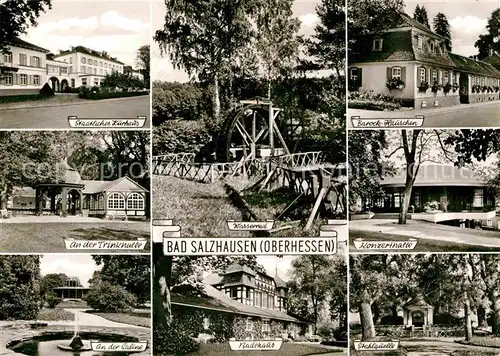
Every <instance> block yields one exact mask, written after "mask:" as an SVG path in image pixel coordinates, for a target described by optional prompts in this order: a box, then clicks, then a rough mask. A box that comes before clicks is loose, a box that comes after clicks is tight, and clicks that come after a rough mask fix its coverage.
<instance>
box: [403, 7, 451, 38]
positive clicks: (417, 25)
mask: <svg viewBox="0 0 500 356" xmlns="http://www.w3.org/2000/svg"><path fill="white" fill-rule="evenodd" d="M399 24H400V26H404V25H408V26H410V27H415V28H418V29H419V30H420V31H424V32H426V33H427V34H429V35H433V36H437V37H440V38H442V39H444V37H443V36H440V35H438V34H437V33H435V32H434V31H432V30H431V29H430V28H428V27H427V26H425V25H423V24H421V23H420V22H418V21H417V20H415V19H414V18H412V17H411V16H410V15H408V14H407V13H406V12H401V20H400V22H399Z"/></svg>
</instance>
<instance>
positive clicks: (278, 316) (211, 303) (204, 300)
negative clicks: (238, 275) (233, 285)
mask: <svg viewBox="0 0 500 356" xmlns="http://www.w3.org/2000/svg"><path fill="white" fill-rule="evenodd" d="M203 287H204V295H203V296H184V295H179V294H174V293H173V294H172V295H171V300H172V304H177V305H186V306H191V307H195V308H206V309H213V310H220V311H224V312H228V313H234V314H241V315H248V316H257V317H261V318H268V319H275V320H283V321H292V322H301V321H300V320H299V319H297V318H294V317H293V316H290V315H288V314H286V313H284V312H282V311H279V310H274V309H266V308H259V307H254V306H251V305H246V304H243V303H240V302H238V301H236V300H234V299H231V297H229V296H227V295H225V294H224V293H223V292H221V291H219V290H217V289H216V288H214V287H212V286H210V285H206V284H205V285H204V286H203Z"/></svg>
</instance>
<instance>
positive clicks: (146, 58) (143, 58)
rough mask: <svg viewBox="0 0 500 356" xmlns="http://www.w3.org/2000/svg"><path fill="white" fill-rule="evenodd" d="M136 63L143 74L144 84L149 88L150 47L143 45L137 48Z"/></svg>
mask: <svg viewBox="0 0 500 356" xmlns="http://www.w3.org/2000/svg"><path fill="white" fill-rule="evenodd" d="M137 65H138V66H139V68H140V69H141V73H142V74H143V75H144V85H145V87H146V88H148V89H149V83H150V80H151V79H150V78H151V75H150V70H151V47H150V46H149V45H144V46H142V47H140V48H139V49H138V50H137Z"/></svg>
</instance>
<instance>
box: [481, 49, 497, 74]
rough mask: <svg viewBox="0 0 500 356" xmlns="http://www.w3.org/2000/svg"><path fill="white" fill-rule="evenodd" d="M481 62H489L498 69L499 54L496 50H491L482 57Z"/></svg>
mask: <svg viewBox="0 0 500 356" xmlns="http://www.w3.org/2000/svg"><path fill="white" fill-rule="evenodd" d="M483 62H486V63H489V64H491V65H492V66H493V67H495V68H496V69H498V70H500V54H499V53H498V52H493V53H492V54H490V55H489V56H488V57H486V58H484V59H483Z"/></svg>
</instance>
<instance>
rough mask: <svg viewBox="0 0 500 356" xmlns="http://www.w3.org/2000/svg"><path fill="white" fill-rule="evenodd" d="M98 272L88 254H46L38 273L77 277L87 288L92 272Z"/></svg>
mask: <svg viewBox="0 0 500 356" xmlns="http://www.w3.org/2000/svg"><path fill="white" fill-rule="evenodd" d="M98 270H100V267H98V266H97V265H96V264H95V262H94V260H93V259H92V256H91V255H89V254H71V255H67V254H46V255H43V256H42V259H41V261H40V273H41V275H42V276H45V275H46V274H49V273H64V274H65V275H67V276H68V277H79V278H80V282H81V283H82V285H83V286H84V287H88V286H89V283H88V281H89V279H90V278H92V275H93V274H94V271H98Z"/></svg>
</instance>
